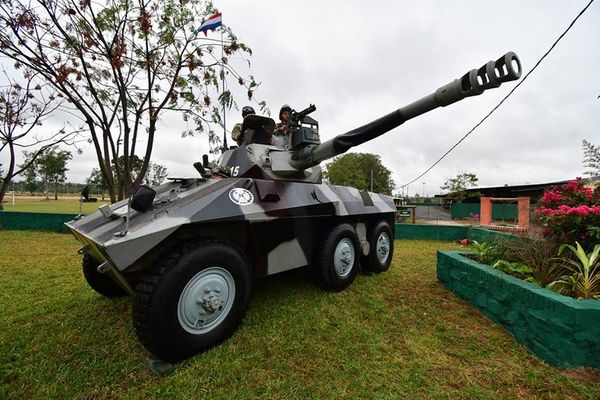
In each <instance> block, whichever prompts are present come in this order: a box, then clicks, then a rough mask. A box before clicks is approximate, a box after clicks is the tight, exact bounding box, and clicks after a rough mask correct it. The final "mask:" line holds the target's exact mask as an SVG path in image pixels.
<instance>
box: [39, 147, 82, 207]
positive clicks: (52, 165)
mask: <svg viewBox="0 0 600 400" xmlns="http://www.w3.org/2000/svg"><path fill="white" fill-rule="evenodd" d="M71 158H73V157H72V155H71V152H70V151H66V150H59V149H58V148H56V147H53V148H51V149H50V150H48V151H46V152H45V153H44V154H43V155H41V156H40V157H39V158H38V160H37V161H36V163H35V164H36V169H37V172H38V174H39V175H40V176H41V177H42V180H43V182H44V188H45V191H46V193H49V192H50V188H51V187H52V189H53V191H54V200H58V185H59V184H62V183H65V181H66V180H67V175H66V174H67V170H68V168H67V161H68V160H70V159H71ZM46 198H48V195H47V194H46Z"/></svg>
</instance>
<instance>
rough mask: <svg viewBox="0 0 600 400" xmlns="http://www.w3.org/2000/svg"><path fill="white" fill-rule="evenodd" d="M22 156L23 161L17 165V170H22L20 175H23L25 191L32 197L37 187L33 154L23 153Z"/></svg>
mask: <svg viewBox="0 0 600 400" xmlns="http://www.w3.org/2000/svg"><path fill="white" fill-rule="evenodd" d="M23 155H24V156H25V161H24V162H23V164H20V165H19V168H20V169H21V170H22V172H21V173H22V174H24V175H25V189H26V190H27V191H28V192H29V194H30V195H32V196H33V192H35V191H36V190H37V188H38V185H39V182H38V179H37V169H36V165H35V158H34V156H35V153H30V152H28V151H24V152H23Z"/></svg>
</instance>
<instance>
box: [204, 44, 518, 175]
mask: <svg viewBox="0 0 600 400" xmlns="http://www.w3.org/2000/svg"><path fill="white" fill-rule="evenodd" d="M520 76H521V62H520V61H519V58H518V57H517V55H516V54H515V53H512V52H509V53H506V54H505V55H504V56H502V57H500V58H499V59H497V60H496V61H490V62H488V63H487V64H485V65H484V66H482V67H481V68H479V69H474V70H471V71H469V72H467V73H466V74H465V75H464V76H463V77H462V78H460V79H455V80H454V81H452V82H450V83H448V84H447V85H444V86H442V87H440V88H439V89H437V90H436V91H435V92H433V93H432V94H430V95H428V96H425V97H423V98H422V99H420V100H417V101H415V102H413V103H410V104H409V105H407V106H404V107H402V108H399V109H398V110H396V111H393V112H391V113H389V114H388V115H385V116H383V117H381V118H379V119H376V120H375V121H373V122H370V123H368V124H366V125H363V126H361V127H360V128H356V129H353V130H351V131H349V132H346V133H344V134H342V135H339V136H336V137H334V138H333V139H331V140H328V141H326V142H324V143H321V140H320V137H319V124H318V122H317V121H315V120H314V119H312V118H311V117H310V116H309V115H308V114H310V113H312V112H313V111H315V110H316V107H315V106H314V105H313V104H311V105H310V106H309V107H307V108H306V109H304V110H302V111H300V112H295V111H294V112H292V115H291V117H292V118H291V122H290V129H289V131H290V134H289V136H288V137H287V138H286V140H285V143H284V144H282V143H280V142H278V141H275V140H274V137H272V133H273V129H274V127H275V122H274V121H273V120H272V119H271V118H267V117H262V116H259V115H248V116H247V117H246V118H244V123H243V125H242V132H244V138H245V139H244V143H245V145H243V146H241V147H240V148H237V149H232V150H228V151H226V152H225V153H224V154H223V156H222V157H221V160H220V161H219V163H217V166H216V167H215V168H216V169H214V170H213V171H217V172H218V175H221V176H222V175H225V176H230V177H232V178H233V177H240V178H241V177H244V178H255V179H268V180H286V181H297V182H311V183H320V182H321V168H320V166H319V165H318V164H319V163H321V162H322V161H324V160H327V159H329V158H332V157H335V156H337V155H339V154H342V153H345V152H346V151H348V150H349V149H350V148H352V147H354V146H358V145H359V144H362V143H364V142H366V141H368V140H371V139H375V138H376V137H378V136H380V135H383V134H384V133H386V132H388V131H390V130H392V129H394V128H395V127H397V126H399V125H401V124H403V123H404V122H406V121H408V120H409V119H411V118H414V117H416V116H419V115H421V114H424V113H426V112H428V111H431V110H433V109H435V108H438V107H445V106H447V105H449V104H452V103H455V102H457V101H459V100H462V99H464V98H465V97H469V96H476V95H478V94H481V93H483V92H484V91H485V90H487V89H491V88H495V87H498V86H500V85H501V84H502V83H504V82H508V81H512V80H515V79H518V78H519V77H520Z"/></svg>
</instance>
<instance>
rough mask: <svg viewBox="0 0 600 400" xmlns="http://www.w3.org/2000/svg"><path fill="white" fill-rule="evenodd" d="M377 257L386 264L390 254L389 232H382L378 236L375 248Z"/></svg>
mask: <svg viewBox="0 0 600 400" xmlns="http://www.w3.org/2000/svg"><path fill="white" fill-rule="evenodd" d="M375 253H376V254H377V259H378V260H379V262H380V263H381V264H385V262H386V261H387V259H388V257H389V255H390V238H389V237H388V235H387V233H385V232H381V233H380V234H379V237H378V238H377V245H376V248H375Z"/></svg>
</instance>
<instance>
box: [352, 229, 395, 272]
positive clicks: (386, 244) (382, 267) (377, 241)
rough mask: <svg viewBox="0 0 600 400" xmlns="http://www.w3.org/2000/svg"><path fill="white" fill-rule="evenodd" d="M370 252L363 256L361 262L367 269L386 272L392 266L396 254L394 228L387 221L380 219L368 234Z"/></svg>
mask: <svg viewBox="0 0 600 400" xmlns="http://www.w3.org/2000/svg"><path fill="white" fill-rule="evenodd" d="M367 240H368V241H369V254H368V255H366V256H362V257H361V259H360V263H361V265H362V268H363V269H364V270H365V271H369V272H376V273H379V272H384V271H387V270H388V269H389V268H390V264H391V263H392V258H393V256H394V236H393V235H392V228H390V225H389V224H388V223H387V222H385V221H380V222H379V223H377V224H376V225H374V226H373V228H372V229H371V230H370V232H368V234H367Z"/></svg>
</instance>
